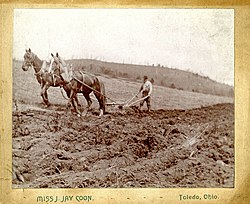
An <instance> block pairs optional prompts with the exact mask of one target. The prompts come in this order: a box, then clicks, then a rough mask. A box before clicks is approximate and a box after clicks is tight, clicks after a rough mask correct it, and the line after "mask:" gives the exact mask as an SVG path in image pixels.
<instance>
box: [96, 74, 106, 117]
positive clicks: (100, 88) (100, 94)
mask: <svg viewBox="0 0 250 204" xmlns="http://www.w3.org/2000/svg"><path fill="white" fill-rule="evenodd" d="M97 82H98V83H97V84H96V86H95V90H96V91H97V92H95V91H94V94H95V96H96V98H97V100H98V102H99V106H100V114H99V116H102V115H103V114H104V113H105V103H106V96H105V87H104V84H103V82H102V81H99V80H98V79H97Z"/></svg>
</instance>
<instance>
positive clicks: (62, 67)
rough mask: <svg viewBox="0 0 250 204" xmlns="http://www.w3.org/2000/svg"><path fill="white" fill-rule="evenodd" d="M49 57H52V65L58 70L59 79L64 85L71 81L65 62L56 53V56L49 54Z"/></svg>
mask: <svg viewBox="0 0 250 204" xmlns="http://www.w3.org/2000/svg"><path fill="white" fill-rule="evenodd" d="M51 56H52V57H53V60H52V63H53V64H54V66H56V67H57V68H59V70H60V75H61V77H62V78H63V80H64V81H65V82H66V83H68V82H69V81H70V80H71V79H72V70H71V67H68V65H67V64H66V62H65V61H64V60H63V59H62V58H61V57H60V56H59V54H58V53H56V55H53V53H51ZM52 66H53V65H52Z"/></svg>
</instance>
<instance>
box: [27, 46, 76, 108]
mask: <svg viewBox="0 0 250 204" xmlns="http://www.w3.org/2000/svg"><path fill="white" fill-rule="evenodd" d="M53 61H54V60H53V59H52V62H51V66H52V65H53ZM48 66H49V65H48V63H47V62H46V61H42V60H40V59H39V58H38V57H37V55H36V54H34V53H33V52H31V49H30V48H29V50H26V52H25V54H24V62H23V65H22V69H23V71H27V70H28V69H29V68H30V67H33V68H34V71H35V76H36V79H37V81H38V83H39V84H40V85H41V96H42V98H43V102H44V104H45V105H46V106H49V105H50V104H49V100H48V93H47V91H48V89H49V87H51V86H52V87H59V86H60V87H62V86H64V85H65V80H64V79H63V78H62V76H61V75H62V70H60V69H57V68H55V67H52V70H51V71H50V70H49V68H48ZM65 91H66V93H67V96H68V97H69V96H70V92H69V90H68V89H66V90H65ZM74 100H75V101H76V103H77V104H78V100H77V97H76V98H75V99H74Z"/></svg>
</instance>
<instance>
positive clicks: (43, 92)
mask: <svg viewBox="0 0 250 204" xmlns="http://www.w3.org/2000/svg"><path fill="white" fill-rule="evenodd" d="M49 87H50V84H49V83H48V82H45V83H43V85H42V89H41V96H42V98H43V102H44V103H45V105H46V106H47V107H48V106H49V105H50V104H49V100H48V93H47V90H48V88H49Z"/></svg>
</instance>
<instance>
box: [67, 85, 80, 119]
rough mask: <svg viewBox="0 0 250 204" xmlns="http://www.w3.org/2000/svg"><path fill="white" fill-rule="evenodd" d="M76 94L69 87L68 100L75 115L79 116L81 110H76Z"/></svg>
mask: <svg viewBox="0 0 250 204" xmlns="http://www.w3.org/2000/svg"><path fill="white" fill-rule="evenodd" d="M76 94H77V92H76V91H75V90H73V89H71V91H70V98H69V100H70V102H71V104H72V105H73V107H74V110H75V112H76V113H77V116H78V117H80V116H81V112H80V111H79V110H78V104H77V101H76V98H77V97H76Z"/></svg>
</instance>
